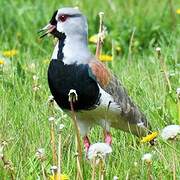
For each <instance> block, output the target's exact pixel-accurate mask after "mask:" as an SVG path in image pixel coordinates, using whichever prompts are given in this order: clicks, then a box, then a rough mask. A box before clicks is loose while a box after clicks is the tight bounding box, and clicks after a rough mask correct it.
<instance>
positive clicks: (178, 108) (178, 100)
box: [177, 94, 180, 124]
mask: <svg viewBox="0 0 180 180" xmlns="http://www.w3.org/2000/svg"><path fill="white" fill-rule="evenodd" d="M177 111H178V122H179V124H180V95H179V94H177Z"/></svg>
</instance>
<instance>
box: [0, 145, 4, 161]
mask: <svg viewBox="0 0 180 180" xmlns="http://www.w3.org/2000/svg"><path fill="white" fill-rule="evenodd" d="M3 149H4V146H2V145H0V159H1V158H3V156H4V154H3Z"/></svg>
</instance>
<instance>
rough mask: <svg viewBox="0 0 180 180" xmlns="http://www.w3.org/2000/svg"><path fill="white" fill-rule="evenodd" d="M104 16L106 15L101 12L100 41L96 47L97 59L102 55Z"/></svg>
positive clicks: (98, 40)
mask: <svg viewBox="0 0 180 180" xmlns="http://www.w3.org/2000/svg"><path fill="white" fill-rule="evenodd" d="M103 16H104V13H103V12H100V13H99V33H98V39H97V45H96V57H97V58H99V56H100V54H101V48H102V43H103V40H102V37H101V34H102V32H103Z"/></svg>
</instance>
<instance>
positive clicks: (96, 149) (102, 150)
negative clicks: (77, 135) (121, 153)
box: [88, 143, 112, 160]
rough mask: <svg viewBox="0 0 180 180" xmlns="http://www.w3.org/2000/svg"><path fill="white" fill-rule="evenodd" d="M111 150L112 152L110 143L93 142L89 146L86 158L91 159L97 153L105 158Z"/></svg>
mask: <svg viewBox="0 0 180 180" xmlns="http://www.w3.org/2000/svg"><path fill="white" fill-rule="evenodd" d="M111 152H112V148H111V146H110V145H108V144H106V143H95V144H92V145H91V146H90V148H89V151H88V159H89V160H92V159H94V158H96V157H97V155H98V154H99V155H100V156H102V157H103V158H105V157H106V156H107V155H108V154H110V153H111Z"/></svg>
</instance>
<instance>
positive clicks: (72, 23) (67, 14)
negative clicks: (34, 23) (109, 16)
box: [42, 7, 88, 36]
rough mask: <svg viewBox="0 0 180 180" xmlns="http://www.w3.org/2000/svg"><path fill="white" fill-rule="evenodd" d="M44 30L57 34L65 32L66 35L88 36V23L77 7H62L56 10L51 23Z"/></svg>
mask: <svg viewBox="0 0 180 180" xmlns="http://www.w3.org/2000/svg"><path fill="white" fill-rule="evenodd" d="M42 30H47V33H46V34H48V33H52V34H53V35H55V36H56V34H58V32H59V33H65V35H66V36H79V35H80V36H87V31H88V25H87V20H86V17H85V16H84V15H83V14H82V13H81V12H80V11H79V10H78V9H77V8H71V7H66V8H61V9H58V10H57V11H55V12H54V14H53V16H52V18H51V20H50V22H49V24H48V25H47V26H45V27H44V28H43V29H42Z"/></svg>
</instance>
